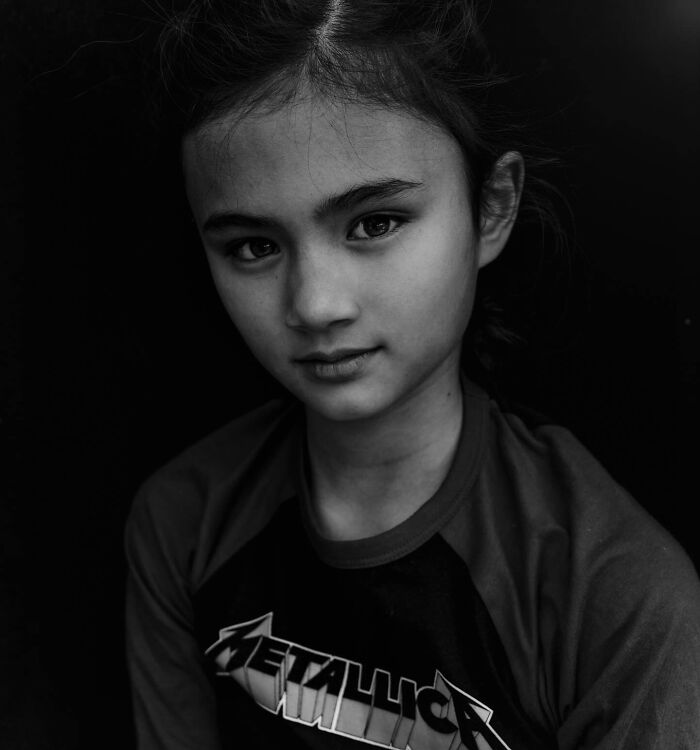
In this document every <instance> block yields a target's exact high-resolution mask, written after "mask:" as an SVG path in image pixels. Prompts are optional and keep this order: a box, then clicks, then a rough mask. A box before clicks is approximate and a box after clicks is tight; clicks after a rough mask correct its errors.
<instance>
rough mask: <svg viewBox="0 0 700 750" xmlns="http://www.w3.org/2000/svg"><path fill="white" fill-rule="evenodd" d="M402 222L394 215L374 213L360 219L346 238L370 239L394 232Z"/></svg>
mask: <svg viewBox="0 0 700 750" xmlns="http://www.w3.org/2000/svg"><path fill="white" fill-rule="evenodd" d="M403 223H404V222H403V221H402V220H401V219H399V218H398V217H396V216H389V215H388V214H374V215H372V216H366V217H365V218H364V219H360V220H359V221H358V222H357V223H356V224H355V225H354V226H353V227H352V229H351V230H350V233H349V234H348V239H351V240H371V239H374V238H375V237H383V236H384V235H385V234H391V233H392V232H395V231H396V230H397V229H398V228H399V227H400V226H401V224H403Z"/></svg>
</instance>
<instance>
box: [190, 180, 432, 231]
mask: <svg viewBox="0 0 700 750" xmlns="http://www.w3.org/2000/svg"><path fill="white" fill-rule="evenodd" d="M422 187H424V184H423V183H422V182H416V181H413V180H401V179H397V178H393V177H390V178H387V179H384V180H378V181H376V182H365V183H362V184H361V185H354V186H353V187H351V188H348V189H347V190H344V191H343V192H342V193H338V194H337V195H331V196H328V197H327V198H324V199H323V201H322V202H321V203H320V204H319V205H318V206H316V208H315V209H314V217H315V218H316V219H318V220H320V219H324V218H326V217H328V216H329V215H331V214H334V213H341V212H343V211H348V210H350V209H352V208H355V207H356V206H358V205H359V204H361V203H364V202H365V201H367V200H370V199H372V198H374V199H377V198H380V199H382V198H384V199H385V198H395V197H396V196H397V195H399V194H401V193H405V192H407V191H408V190H416V189H420V188H422ZM240 226H244V227H260V228H269V227H277V226H279V223H278V222H277V221H275V220H274V219H271V218H268V217H266V216H260V215H257V214H241V213H236V212H233V211H216V212H214V213H213V214H211V215H210V216H209V217H208V218H207V220H206V221H205V222H204V224H203V226H202V231H204V232H209V231H214V232H215V231H218V230H222V229H229V228H230V227H240Z"/></svg>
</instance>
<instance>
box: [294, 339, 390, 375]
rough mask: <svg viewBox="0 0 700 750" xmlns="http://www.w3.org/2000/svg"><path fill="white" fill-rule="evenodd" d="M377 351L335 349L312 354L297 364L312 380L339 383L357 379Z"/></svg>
mask: <svg viewBox="0 0 700 750" xmlns="http://www.w3.org/2000/svg"><path fill="white" fill-rule="evenodd" d="M377 351H379V348H378V347H377V348H376V349H337V350H335V351H333V352H327V353H325V352H324V353H322V352H312V353H311V354H308V355H306V356H305V357H303V358H300V359H297V360H296V361H297V363H298V364H299V365H300V366H301V367H302V368H303V369H304V371H305V372H306V374H307V375H308V376H309V377H311V378H313V379H314V380H321V381H324V382H328V383H341V382H345V381H347V380H353V379H354V378H357V377H359V376H360V375H361V374H362V373H363V372H364V370H365V368H366V366H367V364H368V362H369V361H370V360H371V359H372V358H373V357H374V355H375V354H376V353H377Z"/></svg>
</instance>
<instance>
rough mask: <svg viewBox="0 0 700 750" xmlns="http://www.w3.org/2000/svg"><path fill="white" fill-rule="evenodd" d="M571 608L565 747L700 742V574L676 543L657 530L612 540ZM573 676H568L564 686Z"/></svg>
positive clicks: (658, 747) (682, 749)
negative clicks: (636, 538) (629, 540)
mask: <svg viewBox="0 0 700 750" xmlns="http://www.w3.org/2000/svg"><path fill="white" fill-rule="evenodd" d="M589 565H590V567H591V569H592V570H591V574H590V576H589V577H588V585H587V586H586V587H585V591H583V592H582V595H581V598H580V600H578V601H575V602H574V606H573V607H572V609H571V611H570V613H569V622H568V624H567V633H568V642H567V640H566V639H567V637H565V639H564V649H563V654H564V658H563V659H562V666H563V668H565V669H567V670H569V671H570V673H571V674H570V680H569V682H568V687H564V688H562V693H561V694H560V698H561V701H562V702H561V703H560V706H562V709H563V723H562V724H561V727H560V729H559V732H558V740H559V745H560V747H561V749H562V750H662V748H663V749H666V748H673V749H674V750H695V749H696V748H698V747H700V582H699V581H698V577H697V574H696V572H695V570H694V568H693V566H692V564H691V563H690V561H689V560H688V559H687V557H686V556H685V554H684V553H683V552H682V550H680V548H679V547H678V546H677V545H676V543H675V542H674V541H673V540H672V539H670V537H668V536H667V535H665V534H662V533H651V534H649V535H648V536H646V537H645V538H644V539H643V540H642V543H637V544H629V545H628V546H625V545H622V546H621V547H620V548H618V547H615V546H613V547H612V548H607V550H606V552H605V553H604V554H601V555H600V559H592V558H591V559H589ZM565 682H566V681H562V685H565Z"/></svg>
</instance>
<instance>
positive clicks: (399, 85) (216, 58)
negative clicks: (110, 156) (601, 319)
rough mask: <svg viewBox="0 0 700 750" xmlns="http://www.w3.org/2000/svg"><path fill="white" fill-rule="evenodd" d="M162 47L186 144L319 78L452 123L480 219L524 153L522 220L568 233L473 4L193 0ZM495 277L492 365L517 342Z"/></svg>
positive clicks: (487, 324)
mask: <svg viewBox="0 0 700 750" xmlns="http://www.w3.org/2000/svg"><path fill="white" fill-rule="evenodd" d="M158 55H159V59H158V63H159V64H158V70H159V81H160V95H159V96H157V97H155V99H154V101H156V105H157V117H158V122H159V124H160V129H161V132H163V133H166V132H167V133H169V134H170V135H171V136H173V137H174V138H175V140H176V141H177V142H180V141H181V139H182V137H183V136H184V135H185V134H187V133H188V132H191V131H193V130H195V129H197V128H198V127H200V126H201V125H203V124H205V123H206V122H208V121H210V120H213V119H216V118H217V116H220V115H222V114H224V113H226V112H228V111H229V110H230V109H232V108H234V107H235V109H236V110H237V111H239V112H240V113H241V114H245V113H246V112H248V111H250V110H252V109H254V108H257V107H271V108H274V107H276V106H281V105H283V104H284V103H286V102H288V101H291V100H292V99H293V98H294V97H295V96H296V95H297V94H298V93H299V91H300V89H301V87H302V86H310V88H311V90H312V91H313V92H314V93H318V94H321V95H324V96H329V97H335V98H341V99H344V100H353V99H354V100H359V101H363V102H369V103H374V104H379V105H381V106H385V107H389V108H398V109H400V110H404V111H405V110H408V111H410V112H412V113H413V114H415V115H416V116H419V117H422V118H424V119H427V120H429V121H430V122H433V123H437V124H438V125H439V126H440V127H442V128H443V129H445V130H447V131H448V132H449V133H450V134H451V135H452V136H453V137H454V138H455V139H456V140H457V142H458V143H459V144H460V146H461V148H462V151H463V154H464V157H465V164H466V169H467V178H468V181H469V185H470V194H471V199H472V210H473V214H474V218H475V221H476V222H477V226H478V221H479V218H480V217H481V216H482V215H483V212H484V211H488V210H489V197H490V196H489V194H488V192H487V191H486V190H485V189H484V186H485V185H486V184H487V180H488V177H489V174H490V172H491V169H492V168H493V166H494V164H495V162H496V160H497V159H498V157H499V156H501V155H502V154H503V153H504V152H506V151H508V150H513V149H515V150H518V151H520V152H521V154H522V155H523V158H524V159H525V162H526V182H525V187H524V191H523V199H522V202H521V209H520V220H521V221H522V220H523V219H525V220H527V219H528V218H530V219H531V218H532V217H536V218H537V220H538V221H539V223H540V225H541V226H542V227H547V226H549V227H553V228H554V231H555V234H556V233H557V222H556V214H555V212H554V211H553V209H552V203H551V200H550V198H549V197H548V195H547V187H548V183H545V182H544V181H542V180H541V179H538V177H537V175H536V169H533V167H536V166H537V163H538V162H541V161H542V159H541V158H538V157H534V156H533V155H532V154H531V153H529V149H528V148H526V147H524V146H523V143H522V137H521V133H519V132H518V128H517V127H515V126H514V125H513V124H512V123H510V122H508V119H507V116H506V115H505V113H504V111H503V109H502V108H501V107H499V106H498V105H497V103H495V102H494V101H493V100H492V99H493V92H494V90H495V89H497V88H498V84H499V83H503V81H504V78H502V77H501V76H499V75H498V73H497V72H496V70H495V68H494V66H493V64H492V61H491V58H490V55H489V52H488V49H487V47H486V44H485V42H484V38H483V36H482V33H481V31H480V26H479V23H478V20H477V7H476V4H475V2H473V1H472V0H235V1H234V0H193V1H192V2H190V3H189V4H188V5H187V7H186V8H185V9H184V10H182V11H180V12H178V13H176V14H174V15H172V16H171V17H170V18H168V19H167V21H166V24H165V27H164V29H163V31H162V33H161V35H160V40H159V45H158ZM485 270H488V268H487V269H485ZM486 276H487V274H486V273H485V272H482V275H481V277H480V281H479V284H478V285H477V300H476V303H475V309H474V313H473V316H472V320H471V322H470V325H469V329H468V331H467V341H466V344H467V346H465V352H466V354H467V358H469V357H472V358H473V360H474V363H475V364H476V365H477V366H478V367H479V368H481V369H482V370H484V371H488V370H491V369H493V366H494V364H495V362H496V360H497V357H496V356H495V355H494V351H493V350H494V348H495V349H498V348H499V345H500V344H501V343H503V342H509V343H511V342H512V341H513V340H514V335H513V334H512V333H511V331H510V330H509V329H508V328H507V327H505V326H504V325H503V324H502V322H501V320H500V318H501V309H500V306H499V305H497V304H496V303H495V302H494V299H493V290H491V289H489V286H490V285H489V284H488V279H486V278H485V277H486ZM484 282H487V283H484Z"/></svg>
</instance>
